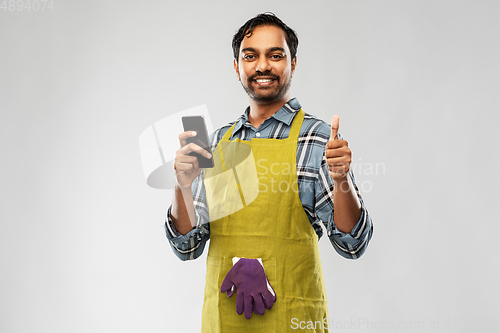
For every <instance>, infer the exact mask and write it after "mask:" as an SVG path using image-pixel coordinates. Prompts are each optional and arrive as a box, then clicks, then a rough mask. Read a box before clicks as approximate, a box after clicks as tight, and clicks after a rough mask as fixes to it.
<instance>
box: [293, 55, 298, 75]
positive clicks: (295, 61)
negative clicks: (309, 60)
mask: <svg viewBox="0 0 500 333" xmlns="http://www.w3.org/2000/svg"><path fill="white" fill-rule="evenodd" d="M295 66H297V56H295V58H293V60H292V76H293V73H294V72H295Z"/></svg>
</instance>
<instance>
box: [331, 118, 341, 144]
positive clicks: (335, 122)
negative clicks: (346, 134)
mask: <svg viewBox="0 0 500 333" xmlns="http://www.w3.org/2000/svg"><path fill="white" fill-rule="evenodd" d="M331 126H332V132H331V134H330V140H337V139H338V138H339V137H338V135H337V133H338V131H339V116H338V115H334V116H333V118H332V125H331Z"/></svg>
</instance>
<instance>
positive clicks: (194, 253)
mask: <svg viewBox="0 0 500 333" xmlns="http://www.w3.org/2000/svg"><path fill="white" fill-rule="evenodd" d="M191 190H192V191H193V206H194V213H195V226H194V227H193V229H192V230H191V231H189V232H188V233H187V234H185V235H182V234H180V233H179V232H178V231H177V230H176V229H175V226H174V223H173V222H172V216H171V209H172V206H170V207H169V208H168V210H167V214H166V218H165V234H166V236H167V239H168V240H169V243H170V246H171V247H172V250H173V251H174V253H175V254H176V255H177V257H179V259H181V260H182V261H186V260H193V259H196V258H198V257H199V256H200V255H201V254H202V253H203V250H204V248H205V245H206V243H207V241H208V240H209V238H210V225H209V223H208V208H207V204H206V200H205V187H204V185H203V172H202V173H201V174H200V175H199V176H198V177H197V178H196V179H195V180H194V181H193V184H192V185H191Z"/></svg>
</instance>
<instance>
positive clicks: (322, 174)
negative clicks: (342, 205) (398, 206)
mask: <svg viewBox="0 0 500 333" xmlns="http://www.w3.org/2000/svg"><path fill="white" fill-rule="evenodd" d="M349 176H350V177H351V180H352V184H353V185H354V189H355V191H356V195H357V196H358V199H359V202H360V203H361V216H360V218H359V220H358V222H357V223H356V225H355V226H354V228H353V229H352V230H351V232H349V233H344V232H341V231H340V230H338V229H337V227H336V226H335V221H334V220H333V210H334V206H333V187H334V183H333V180H332V178H331V176H330V174H329V172H328V166H327V164H326V158H325V157H323V161H322V163H321V168H320V171H319V175H318V180H317V182H316V206H315V210H316V214H317V216H318V217H319V219H320V220H321V221H323V223H324V225H325V227H326V230H327V235H328V238H329V239H330V242H331V243H332V245H333V247H334V249H335V250H336V251H337V252H338V253H339V254H340V255H341V256H343V257H344V258H347V259H357V258H359V257H360V256H361V255H362V254H363V253H364V252H365V251H366V248H367V246H368V243H369V242H370V239H371V237H372V233H373V224H372V220H371V218H370V216H369V214H368V210H367V209H366V207H365V204H364V202H363V199H362V198H361V195H360V193H359V189H358V187H357V186H356V181H355V179H354V175H353V173H352V172H351V171H349Z"/></svg>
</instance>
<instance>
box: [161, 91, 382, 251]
mask: <svg viewBox="0 0 500 333" xmlns="http://www.w3.org/2000/svg"><path fill="white" fill-rule="evenodd" d="M300 108H301V106H300V104H299V102H298V101H297V99H295V98H293V99H291V100H290V101H288V103H286V104H285V105H283V107H281V109H279V110H278V112H276V113H275V114H274V115H272V116H271V117H269V118H268V119H266V120H265V121H264V122H263V123H262V124H261V125H260V126H259V128H258V129H255V128H254V127H253V126H252V124H251V123H250V122H249V120H248V112H249V110H250V107H247V109H246V110H245V113H244V114H243V115H241V116H240V118H238V120H236V123H237V124H236V125H235V127H234V130H233V134H232V136H231V138H230V139H231V140H233V139H235V138H240V139H241V140H247V141H249V140H251V139H252V138H256V137H258V138H261V139H265V138H271V139H284V138H287V137H288V134H289V132H290V128H291V124H292V120H293V118H294V117H295V114H296V113H297V111H299V110H300ZM233 124H234V122H232V123H230V124H228V125H226V126H223V127H221V128H219V129H217V130H216V131H215V132H214V133H212V134H211V135H210V142H211V147H210V148H211V150H212V151H213V150H214V149H215V147H216V146H217V144H218V143H219V141H220V140H221V139H222V137H223V136H224V134H225V133H226V131H227V130H228V129H229V128H230V127H231V126H232V125H233ZM330 133H331V127H330V125H328V124H327V123H325V122H324V121H322V120H320V119H317V118H316V117H314V116H312V115H310V114H308V113H306V114H305V117H304V122H303V124H302V127H301V129H300V134H299V139H298V144H297V177H298V187H299V197H300V201H301V202H302V207H304V211H305V212H306V215H307V217H308V218H309V221H310V222H311V226H312V227H313V228H314V230H315V231H316V233H317V235H318V239H319V238H321V236H322V235H323V229H322V227H321V224H323V225H324V226H325V228H326V231H327V235H328V238H329V239H330V242H331V243H332V245H333V247H334V249H335V250H336V251H337V252H338V253H339V254H340V255H341V256H343V257H345V258H348V259H357V258H359V257H360V256H361V255H362V254H363V253H364V251H365V250H366V247H367V246H368V242H369V241H370V239H371V237H372V233H373V225H372V221H371V219H370V216H369V215H368V211H367V210H366V207H365V205H364V202H363V199H362V198H361V195H360V193H359V190H358V187H357V186H356V182H355V180H354V175H353V174H352V172H351V171H350V172H349V175H350V177H351V180H352V183H353V185H354V188H355V190H356V194H357V195H358V198H359V201H360V202H361V217H360V218H359V221H358V222H357V223H356V225H355V226H354V228H353V229H352V230H351V232H350V233H343V232H341V231H339V230H338V229H337V228H336V226H335V222H334V221H333V186H334V183H333V180H332V178H331V177H330V174H329V172H328V166H327V165H326V158H325V146H326V143H327V142H328V140H329V139H330ZM339 138H340V139H342V137H341V136H340V134H339ZM203 175H204V173H203V171H202V173H201V174H200V175H199V176H198V177H197V178H196V179H195V180H194V181H193V184H192V186H191V189H192V191H193V204H194V209H195V216H196V221H195V227H194V228H193V230H191V231H190V232H188V233H187V234H186V235H182V234H180V233H179V232H177V230H176V229H175V227H174V224H173V222H172V219H171V216H170V210H171V208H172V206H170V208H169V209H168V211H167V217H166V222H165V232H166V235H167V238H168V240H169V242H170V245H171V246H172V249H173V250H174V253H175V254H176V255H177V256H178V257H179V258H180V259H181V260H191V259H196V258H197V257H199V256H200V255H201V254H202V252H203V249H204V248H205V244H206V242H207V241H208V240H209V238H210V223H209V222H208V221H209V215H208V207H207V203H206V199H205V186H204V183H203Z"/></svg>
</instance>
